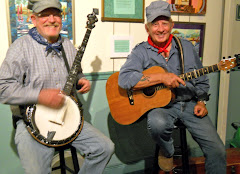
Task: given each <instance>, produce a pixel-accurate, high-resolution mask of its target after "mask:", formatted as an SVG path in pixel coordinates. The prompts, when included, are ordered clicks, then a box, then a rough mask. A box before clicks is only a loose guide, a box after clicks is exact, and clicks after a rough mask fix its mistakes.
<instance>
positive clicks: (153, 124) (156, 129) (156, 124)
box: [148, 116, 169, 134]
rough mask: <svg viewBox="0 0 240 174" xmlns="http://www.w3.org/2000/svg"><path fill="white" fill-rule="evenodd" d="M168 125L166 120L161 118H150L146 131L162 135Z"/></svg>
mask: <svg viewBox="0 0 240 174" xmlns="http://www.w3.org/2000/svg"><path fill="white" fill-rule="evenodd" d="M168 127H169V125H168V122H167V120H166V119H164V118H163V117H161V116H159V117H151V118H149V119H148V129H149V130H150V132H151V133H153V134H154V133H157V134H163V133H165V131H166V129H168Z"/></svg>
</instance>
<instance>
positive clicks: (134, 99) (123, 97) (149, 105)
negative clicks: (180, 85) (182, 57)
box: [106, 55, 239, 125]
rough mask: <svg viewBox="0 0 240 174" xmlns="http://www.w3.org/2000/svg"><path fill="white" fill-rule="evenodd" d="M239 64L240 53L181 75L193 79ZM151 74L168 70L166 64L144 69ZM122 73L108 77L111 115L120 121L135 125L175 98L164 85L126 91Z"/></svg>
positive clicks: (107, 91) (120, 122)
mask: <svg viewBox="0 0 240 174" xmlns="http://www.w3.org/2000/svg"><path fill="white" fill-rule="evenodd" d="M238 65H239V60H238V57H237V55H236V57H233V58H228V59H223V60H222V61H220V62H219V63H218V64H215V65H212V66H208V67H204V68H201V69H198V70H194V71H192V72H188V73H185V74H181V75H179V77H180V78H181V79H183V80H184V81H189V80H191V79H196V78H198V77H200V76H203V75H205V74H209V73H212V72H216V71H220V70H223V71H225V70H229V69H231V68H234V67H236V66H238ZM149 73H166V71H165V70H164V69H163V68H162V67H159V66H153V67H151V68H149V69H147V70H145V71H143V74H149ZM118 75H119V72H116V73H114V74H112V75H111V76H110V77H109V78H108V80H107V83H106V94H107V100H108V104H109V108H110V112H111V115H112V117H113V119H114V120H115V121H116V122H118V123H119V124H122V125H129V124H132V123H134V122H135V121H137V120H138V119H139V118H140V117H141V116H142V115H144V113H146V112H147V111H149V110H151V109H153V108H159V107H164V106H167V105H168V104H169V103H170V102H171V101H172V99H173V96H174V93H173V92H172V91H171V89H169V88H167V87H166V86H164V85H163V84H158V85H154V86H151V87H148V88H144V89H141V90H125V89H123V88H121V87H120V86H118Z"/></svg>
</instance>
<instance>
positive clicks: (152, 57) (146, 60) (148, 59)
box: [118, 39, 209, 101]
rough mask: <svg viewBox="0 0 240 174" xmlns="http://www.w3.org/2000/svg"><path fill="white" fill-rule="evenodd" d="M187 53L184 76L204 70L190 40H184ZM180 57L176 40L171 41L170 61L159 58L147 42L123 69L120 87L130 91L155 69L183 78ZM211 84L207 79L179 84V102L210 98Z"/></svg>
mask: <svg viewBox="0 0 240 174" xmlns="http://www.w3.org/2000/svg"><path fill="white" fill-rule="evenodd" d="M181 43H182V47H183V53H184V73H187V72H192V71H194V70H198V69H201V68H203V66H202V63H201V61H200V59H199V56H198V55H197V53H196V51H195V49H194V46H193V45H192V43H191V42H190V41H188V40H185V39H181ZM180 59H181V58H180V53H179V51H178V46H177V44H176V42H175V40H174V39H173V40H172V47H171V50H170V53H169V58H168V61H166V60H165V58H164V57H163V56H162V54H161V53H160V54H158V49H156V48H154V47H153V46H151V45H150V44H149V43H148V42H142V43H140V44H138V45H137V46H136V47H135V48H134V49H133V50H132V52H131V54H130V55H129V56H128V57H127V60H126V62H125V64H124V65H123V66H122V67H121V69H120V73H119V79H118V84H119V86H120V87H122V88H124V89H131V88H132V87H134V86H135V85H136V84H137V83H138V82H139V80H140V79H141V78H142V76H143V74H142V72H143V71H144V70H146V69H148V68H150V67H152V66H161V67H162V68H164V69H166V70H167V71H168V72H171V73H174V74H176V75H180V74H181V66H180V65H181V64H180ZM208 90H209V81H208V77H207V76H206V75H203V76H201V77H199V78H197V79H192V80H190V81H186V86H183V85H182V84H180V86H179V87H178V88H175V94H176V95H177V96H176V101H187V100H192V99H196V100H197V99H198V98H201V99H202V97H201V96H207V93H208Z"/></svg>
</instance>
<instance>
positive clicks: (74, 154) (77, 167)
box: [71, 147, 80, 173]
mask: <svg viewBox="0 0 240 174" xmlns="http://www.w3.org/2000/svg"><path fill="white" fill-rule="evenodd" d="M71 153H72V161H73V167H74V171H75V173H78V171H79V170H80V169H79V164H78V158H77V151H76V149H75V148H74V147H71Z"/></svg>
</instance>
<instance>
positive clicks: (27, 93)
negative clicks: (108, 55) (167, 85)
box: [0, 0, 114, 174]
mask: <svg viewBox="0 0 240 174" xmlns="http://www.w3.org/2000/svg"><path fill="white" fill-rule="evenodd" d="M28 8H29V9H30V10H32V11H33V14H32V15H31V19H32V22H33V24H34V26H35V27H34V28H32V29H30V31H29V33H28V34H27V35H25V36H22V37H20V38H18V39H17V40H16V41H14V43H13V44H12V45H11V46H10V48H9V50H8V52H7V55H6V58H5V60H4V61H3V63H2V65H1V67H0V102H1V103H4V104H9V105H11V106H12V107H11V108H12V112H13V120H14V127H15V128H16V134H15V144H16V147H17V150H18V154H19V157H20V160H21V163H22V166H23V168H24V171H25V173H26V174H50V173H51V162H52V159H53V156H54V148H52V147H48V146H45V145H43V144H40V143H39V142H37V141H36V140H35V139H34V138H33V137H32V136H31V135H30V133H29V132H28V131H27V128H26V124H25V122H24V121H23V117H24V115H25V114H24V113H25V112H26V109H25V108H26V107H25V106H28V105H32V104H41V105H45V106H47V107H50V108H56V109H57V108H60V107H61V106H62V105H63V103H64V101H65V96H64V95H63V94H60V92H61V90H62V89H63V88H64V85H65V83H66V81H67V77H68V71H67V68H66V65H65V62H64V59H63V58H64V57H65V56H64V52H65V55H66V59H67V62H68V64H69V66H70V67H71V66H72V64H73V61H74V58H75V56H76V53H77V51H76V49H75V48H74V46H73V45H72V43H71V42H70V40H69V39H68V38H64V37H62V36H61V35H60V31H61V28H62V15H61V11H62V9H61V3H60V2H59V0H29V4H28ZM77 78H78V79H77V80H78V81H77V84H78V85H79V86H81V88H80V89H79V90H78V91H77V92H79V93H81V94H84V93H87V92H88V91H89V90H90V87H91V85H90V82H89V81H88V80H87V79H86V78H85V77H84V75H83V73H82V70H81V69H80V70H79V72H78V76H77ZM74 91H75V90H74ZM74 94H75V93H73V95H74ZM75 96H76V95H75ZM70 145H72V146H74V147H75V148H76V149H77V150H78V151H80V152H81V153H82V154H83V155H84V157H85V158H84V163H83V165H82V166H81V169H80V171H79V172H78V173H79V174H101V173H103V171H104V168H105V166H106V165H107V163H108V161H109V160H110V158H111V156H112V154H113V151H114V144H113V143H112V141H111V140H110V139H109V138H108V137H106V136H105V135H104V134H102V133H101V132H100V131H99V130H97V129H96V128H94V127H93V126H92V125H91V124H89V123H88V122H87V121H84V123H83V127H82V130H81V132H80V134H79V135H78V136H77V137H76V139H74V141H72V142H71V143H70Z"/></svg>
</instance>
